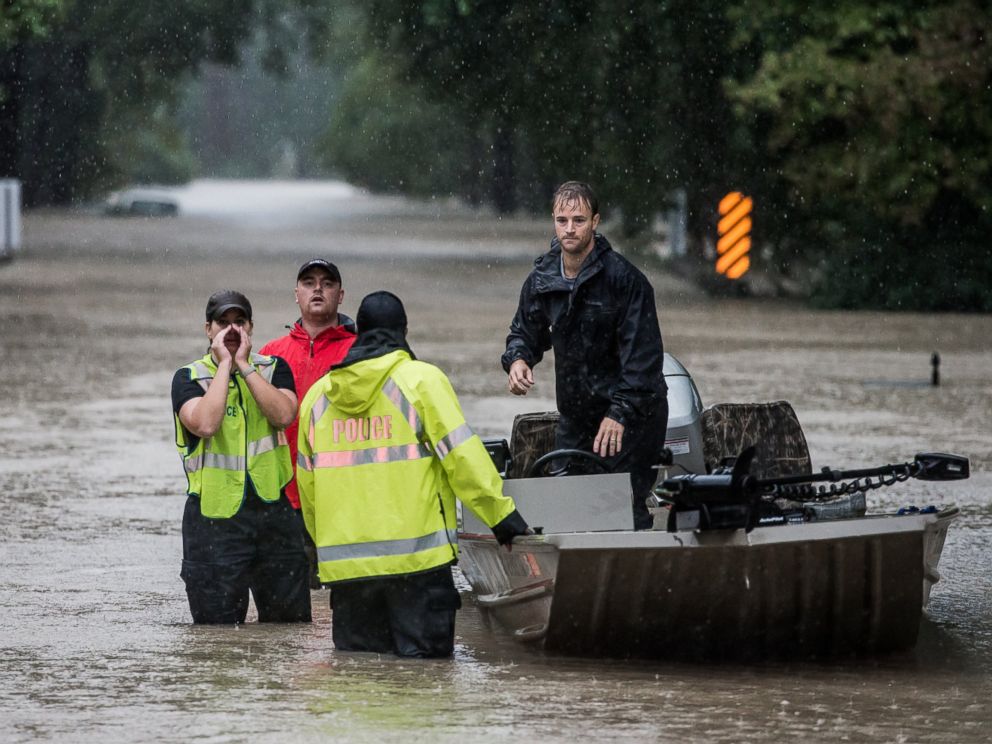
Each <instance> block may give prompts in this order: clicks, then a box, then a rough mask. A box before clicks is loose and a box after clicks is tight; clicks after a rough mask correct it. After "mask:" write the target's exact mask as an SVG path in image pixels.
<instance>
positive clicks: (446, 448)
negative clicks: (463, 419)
mask: <svg viewBox="0 0 992 744" xmlns="http://www.w3.org/2000/svg"><path fill="white" fill-rule="evenodd" d="M474 436H475V432H474V431H472V427H470V426H469V425H468V424H462V425H461V426H459V427H458V428H456V429H453V430H452V431H450V432H448V435H447V436H445V437H442V438H441V439H440V440H438V443H437V459H439V460H443V459H444V458H445V457H447V456H448V453H449V452H451V450H453V449H454V448H455V447H457V446H458V445H459V444H462V443H463V442H467V441H468V440H469V439H471V438H472V437H474Z"/></svg>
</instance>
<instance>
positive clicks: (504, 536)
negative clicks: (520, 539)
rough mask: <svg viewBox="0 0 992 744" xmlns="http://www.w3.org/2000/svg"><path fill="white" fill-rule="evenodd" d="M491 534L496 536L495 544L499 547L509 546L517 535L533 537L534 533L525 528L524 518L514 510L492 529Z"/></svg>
mask: <svg viewBox="0 0 992 744" xmlns="http://www.w3.org/2000/svg"><path fill="white" fill-rule="evenodd" d="M493 534H494V535H495V536H496V542H498V543H499V544H500V545H509V544H510V543H512V542H513V538H515V537H516V536H517V535H533V534H534V533H533V532H532V531H531V529H530V527H528V526H527V523H526V522H525V521H524V518H523V517H521V516H520V512H518V511H517V510H516V509H514V510H513V511H512V512H510V513H509V514H507V515H506V517H504V518H503V520H502V521H501V522H500V523H499V524H497V525H496V526H494V527H493Z"/></svg>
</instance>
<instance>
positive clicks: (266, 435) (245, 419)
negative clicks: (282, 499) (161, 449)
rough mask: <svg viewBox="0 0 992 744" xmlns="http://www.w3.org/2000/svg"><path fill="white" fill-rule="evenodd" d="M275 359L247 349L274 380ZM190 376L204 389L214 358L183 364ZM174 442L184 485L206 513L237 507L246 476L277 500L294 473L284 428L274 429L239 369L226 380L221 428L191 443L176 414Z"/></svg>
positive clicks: (266, 497)
mask: <svg viewBox="0 0 992 744" xmlns="http://www.w3.org/2000/svg"><path fill="white" fill-rule="evenodd" d="M275 361H276V360H275V359H274V358H272V357H268V356H262V355H261V354H252V355H251V365H252V366H253V367H255V369H256V370H257V371H258V373H259V374H260V375H262V377H264V378H265V379H266V380H267V381H268V382H272V374H273V372H275V368H276V365H275ZM183 369H188V370H189V374H190V379H191V380H194V381H195V382H197V383H198V384H199V385H200V387H202V388H203V390H204V392H206V390H207V388H208V387H209V385H210V381H211V380H213V378H214V375H215V374H216V373H217V364H216V363H215V362H214V360H213V357H212V356H211V355H210V354H207V355H206V356H204V357H203V358H202V359H199V360H197V361H195V362H192V363H190V364H187V365H186V366H185V367H183ZM175 424H176V447H177V448H178V449H179V454H180V456H181V457H182V459H183V468H184V469H185V471H186V479H187V481H188V486H187V489H186V492H187V493H188V494H189V495H191V496H199V497H200V512H201V513H202V514H203V516H205V517H212V518H227V517H233V516H234V515H235V514H237V513H238V510H239V509H240V508H241V504H242V503H244V498H245V491H246V484H247V479H246V475H247V476H250V477H251V482H252V485H254V487H255V492H256V493H257V494H258V496H259V498H260V499H262V500H263V501H270V502H271V501H278V500H279V496H280V494H281V493H282V489H283V488H284V487H285V486H286V484H287V483H289V481H290V480H291V479H292V477H293V468H292V461H291V460H290V456H289V446H288V444H287V441H286V433H285V432H284V431H282V430H281V429H276V428H274V427H273V426H272V424H270V423H269V421H268V419H266V418H265V416H264V415H263V414H262V412H261V411H260V410H259V408H258V404H257V403H256V402H255V398H254V397H252V394H251V391H250V390H248V385H247V384H246V383H245V381H244V378H243V377H241V375H231V379H230V381H229V382H228V384H227V404H226V409H225V411H224V418H223V420H222V422H221V425H220V430H219V431H218V432H217V433H216V434H214V435H213V436H212V437H206V438H203V439H200V440H199V441H198V442H197V443H196V445H195V446H193V447H190V445H189V439H190V437H189V435H188V433H187V431H186V429H185V427H183V425H182V423H181V422H180V421H179V415H178V414H176V415H175Z"/></svg>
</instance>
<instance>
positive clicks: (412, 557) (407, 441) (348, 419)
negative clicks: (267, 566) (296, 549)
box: [296, 350, 515, 583]
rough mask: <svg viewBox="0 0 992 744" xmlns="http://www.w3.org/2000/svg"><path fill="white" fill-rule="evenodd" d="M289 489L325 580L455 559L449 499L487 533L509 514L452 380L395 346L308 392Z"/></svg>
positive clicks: (423, 568) (510, 506)
mask: <svg viewBox="0 0 992 744" xmlns="http://www.w3.org/2000/svg"><path fill="white" fill-rule="evenodd" d="M296 482H297V486H298V487H299V491H300V505H301V507H302V510H303V518H304V520H305V522H306V527H307V530H308V531H309V532H310V536H311V537H312V538H313V540H314V543H315V544H316V545H317V562H318V571H319V574H320V579H321V581H323V582H324V583H333V582H337V581H347V580H349V579H359V578H370V577H375V576H391V575H400V574H408V573H416V572H419V571H426V570H429V569H431V568H436V567H439V566H444V565H447V564H449V563H452V562H453V561H454V560H456V559H457V557H458V540H457V535H456V532H455V528H456V525H455V496H456V495H457V496H458V498H459V499H460V500H461V501H462V503H464V504H465V505H466V506H467V507H468V508H470V509H471V510H472V511H473V512H475V514H476V515H477V516H478V517H479V519H481V520H482V521H483V522H485V523H486V524H487V525H489V526H490V527H492V526H493V525H496V524H498V523H499V522H500V521H502V520H503V519H505V518H506V517H507V516H508V515H509V514H511V513H512V512H513V511H514V508H515V507H514V504H513V500H512V499H510V498H508V497H506V496H504V495H503V487H502V479H501V478H500V476H499V473H497V472H496V468H495V467H494V466H493V463H492V460H491V459H490V457H489V455H488V453H487V452H486V449H485V447H484V446H483V444H482V440H481V439H479V437H478V436H476V435H475V434H474V433H473V432H472V430H471V429H470V428H469V426H468V424H466V423H465V417H464V415H463V414H462V410H461V406H460V405H459V404H458V399H457V398H456V397H455V393H454V390H452V388H451V383H450V382H448V378H447V377H445V375H444V373H443V372H441V370H439V369H438V368H437V367H435V366H433V365H431V364H426V363H424V362H420V361H415V360H413V359H411V358H410V355H409V354H408V353H407V352H406V351H402V350H397V351H392V352H389V353H387V354H384V355H382V356H379V357H375V358H372V359H366V360H362V361H359V362H355V363H354V364H350V365H348V366H345V367H339V368H336V369H333V370H331V372H330V373H329V374H328V375H325V376H324V377H322V378H321V379H320V380H318V381H317V382H316V383H315V384H314V386H313V387H312V388H310V391H309V392H308V393H307V395H306V397H305V398H304V400H303V404H302V406H301V408H300V433H299V456H298V458H297V471H296Z"/></svg>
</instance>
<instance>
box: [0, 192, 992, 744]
mask: <svg viewBox="0 0 992 744" xmlns="http://www.w3.org/2000/svg"><path fill="white" fill-rule="evenodd" d="M197 188H199V189H200V191H199V192H197V194H196V195H195V198H194V197H189V199H190V202H189V203H188V204H187V203H185V202H184V210H185V214H184V216H182V217H179V218H177V219H160V220H149V219H142V218H126V219H121V218H113V219H112V218H105V217H102V216H98V215H95V214H88V213H64V212H63V213H35V214H30V215H27V217H26V219H25V227H24V229H25V239H26V248H25V250H24V252H23V253H22V254H21V255H19V256H18V257H17V259H16V260H15V261H14V262H12V263H10V264H6V265H0V349H2V360H3V361H2V366H0V369H2V372H3V379H4V381H5V386H4V393H3V396H2V398H0V453H2V454H0V503H2V505H3V514H4V518H3V520H2V522H0V721H2V722H3V727H2V729H0V730H2V734H0V739H2V740H4V741H35V740H56V739H58V740H63V741H94V740H106V741H156V742H158V741H186V740H190V739H194V738H197V739H204V740H208V741H245V740H257V741H283V740H286V739H289V738H291V737H292V738H294V739H299V740H305V741H309V740H314V741H316V740H321V741H325V740H331V741H333V740H341V741H345V740H347V741H372V740H375V741H381V740H397V739H415V740H419V739H427V738H430V739H432V740H438V741H466V740H476V739H479V738H482V737H483V736H485V737H487V738H489V737H495V738H501V739H505V738H509V737H515V738H522V739H524V740H533V739H537V738H542V739H548V740H567V739H574V738H576V737H580V736H594V737H595V738H597V739H628V740H632V741H644V740H678V741H741V740H744V739H754V740H768V741H771V740H779V739H782V738H785V737H793V736H803V737H805V738H808V739H812V740H831V741H852V742H859V741H873V742H875V741H911V742H915V741H942V742H943V741H961V742H972V741H974V742H979V741H987V740H988V727H989V725H990V724H992V709H990V703H989V700H990V694H992V682H990V678H989V673H988V670H989V668H990V666H992V547H990V545H992V431H990V419H992V374H990V373H989V369H990V368H992V344H990V343H989V338H990V337H992V317H990V316H981V315H940V316H929V315H916V314H899V315H896V314H884V313H850V312H814V311H810V310H806V309H804V308H802V307H798V306H796V305H793V304H790V303H784V302H770V301H743V300H734V301H731V300H725V301H710V300H707V299H706V298H704V297H702V296H700V295H699V294H698V293H696V292H695V291H694V290H693V289H692V288H691V287H689V286H687V285H686V284H684V283H683V282H681V281H680V280H678V279H677V278H674V277H671V276H668V275H664V274H660V273H658V272H657V271H651V272H649V276H650V278H651V279H652V282H653V283H654V286H655V288H656V290H657V295H658V304H659V314H660V317H661V322H662V331H663V334H664V337H665V342H666V348H667V350H669V351H671V352H672V353H674V354H675V355H676V356H678V357H679V359H680V360H681V361H682V362H683V363H684V364H685V365H686V367H687V368H688V369H689V371H690V372H691V373H692V375H693V377H694V378H695V380H696V383H697V385H698V386H699V389H700V393H701V395H702V397H703V400H704V403H707V404H708V403H714V402H745V401H761V400H779V399H785V400H789V401H790V402H792V404H793V406H794V407H795V409H796V411H797V413H798V416H799V419H800V421H801V422H802V424H803V426H804V429H805V431H806V435H807V438H808V440H809V445H810V450H811V454H812V457H813V462H814V467H816V468H819V467H822V466H824V465H832V466H838V467H839V466H851V467H857V466H867V465H873V464H881V463H883V462H901V461H905V460H908V459H911V458H912V456H913V454H915V453H916V452H918V451H927V450H938V451H941V450H942V451H952V452H959V453H962V454H966V455H968V456H970V457H971V462H972V469H973V476H972V479H971V480H969V481H964V482H961V483H951V484H939V483H923V482H912V483H908V484H905V485H904V486H902V487H901V488H892V489H889V490H887V491H885V492H878V491H876V492H873V493H872V494H870V495H869V504H870V505H871V506H872V507H879V508H892V507H895V506H899V505H905V504H916V505H924V504H931V503H932V504H937V505H943V504H948V503H951V502H954V503H957V504H958V505H959V506H960V507H961V509H962V517H961V519H960V520H958V522H957V523H956V524H955V525H953V526H952V528H951V531H950V533H949V536H948V541H947V545H946V547H945V551H944V556H943V559H942V561H941V566H940V568H941V573H942V574H943V576H944V579H943V580H942V581H941V582H940V583H939V584H938V585H937V586H936V587H935V588H934V592H933V595H932V602H931V608H930V617H929V619H927V620H925V621H924V622H923V625H922V627H921V634H920V641H919V643H918V645H917V648H916V649H915V650H913V651H912V652H910V653H906V654H900V655H896V656H888V657H883V658H880V659H868V660H843V661H839V662H831V663H789V664H779V663H776V664H760V665H753V664H751V665H741V664H720V663H708V664H699V665H694V664H670V663H664V662H650V663H647V662H615V661H604V660H581V659H567V658H557V657H553V656H549V655H544V654H541V653H537V652H534V651H532V650H530V649H527V648H525V647H521V646H518V645H516V644H515V643H514V642H512V641H511V640H509V639H508V638H506V637H505V636H503V635H501V634H500V633H499V632H498V630H496V629H493V628H490V627H489V626H488V624H487V621H486V618H485V617H484V616H482V615H481V614H480V613H479V611H478V610H477V609H476V608H475V607H473V606H472V604H471V602H470V601H466V607H465V609H464V610H463V611H462V612H461V613H460V615H459V620H458V629H457V632H458V638H457V648H456V656H455V658H454V660H451V661H431V662H412V661H404V660H398V659H393V658H388V657H378V656H375V655H369V654H348V653H339V652H335V651H334V650H333V648H332V643H331V638H330V635H331V634H330V616H329V611H328V609H327V607H326V601H327V594H326V592H323V591H317V592H314V594H313V599H314V605H315V609H316V611H315V619H314V623H313V624H312V625H308V626H289V625H267V626H260V625H258V624H256V623H253V622H249V623H248V624H246V625H244V626H241V627H238V628H195V627H193V626H192V625H191V624H190V623H189V617H188V609H187V606H186V599H185V593H184V591H183V585H182V581H181V580H180V579H179V561H180V555H181V543H180V519H181V514H182V507H183V487H184V478H183V475H182V469H181V467H180V462H179V458H178V456H177V455H176V453H175V449H174V447H173V445H172V423H171V414H170V405H169V382H170V380H171V377H172V374H173V372H174V371H175V369H176V368H177V367H179V366H180V365H182V364H184V363H185V362H187V361H189V360H191V359H193V358H195V357H197V356H199V355H200V354H201V353H202V352H203V349H204V348H205V343H204V338H203V315H202V313H203V306H204V304H205V301H206V297H207V296H208V295H209V294H210V292H212V291H213V290H215V289H217V288H220V287H235V288H238V289H241V290H243V291H244V292H245V293H246V294H247V295H248V296H249V298H250V299H251V301H252V303H253V305H254V309H255V316H256V329H255V338H256V345H257V346H261V344H262V343H263V342H264V341H265V340H268V339H269V338H271V337H273V336H275V335H278V334H280V333H282V332H283V330H282V327H283V325H285V324H286V323H290V322H292V321H293V320H294V319H295V318H296V314H295V313H294V309H295V305H294V304H293V299H292V298H293V295H292V288H293V282H294V278H295V270H296V267H297V266H298V265H299V264H300V263H301V262H302V261H303V260H304V259H306V258H309V257H311V256H312V255H326V256H329V257H332V258H333V259H335V260H336V261H337V262H338V264H339V266H340V267H341V270H342V273H343V274H344V282H345V290H346V297H345V304H344V306H343V308H342V310H343V311H344V312H350V313H352V314H353V313H354V311H355V310H356V309H357V306H358V302H359V300H360V299H361V297H362V296H363V295H364V294H365V293H367V292H369V291H372V290H375V289H383V288H385V289H391V290H392V291H394V292H396V293H397V294H399V295H400V296H401V297H402V298H403V299H404V301H405V302H406V304H407V309H408V314H409V317H410V329H411V333H410V336H411V339H410V340H411V345H412V347H413V348H414V350H415V351H416V352H417V354H418V356H420V358H422V359H425V360H427V361H430V362H433V363H436V364H438V365H439V366H441V367H442V368H443V369H445V370H446V371H447V372H448V373H449V375H450V377H451V379H452V381H453V383H454V386H455V389H456V390H457V391H458V393H459V394H460V396H461V398H462V402H463V405H464V408H465V410H466V415H467V418H468V419H469V422H470V423H471V424H472V425H473V426H474V428H475V429H476V430H477V431H478V432H479V433H480V434H482V435H484V436H496V435H506V434H508V432H509V428H510V424H511V422H512V418H513V415H514V414H515V413H518V412H522V411H528V410H547V409H550V408H553V379H554V378H553V372H552V368H551V366H550V365H549V364H548V363H545V364H542V365H541V366H539V367H538V368H537V369H536V374H537V388H536V389H535V391H534V392H533V393H532V394H531V395H530V396H528V397H527V398H524V399H519V398H513V397H512V396H510V395H508V394H507V393H506V392H505V376H504V375H503V373H502V371H501V370H500V369H499V365H498V357H499V354H500V353H501V351H502V345H503V338H504V336H505V332H506V327H507V325H508V323H509V320H510V317H511V315H512V313H513V310H514V307H515V305H516V298H517V294H518V292H519V288H520V283H521V282H522V281H523V278H524V276H525V275H526V273H527V271H528V268H529V265H530V261H531V260H532V258H533V257H534V256H536V255H537V254H538V253H539V252H540V251H541V249H542V248H543V246H544V245H545V243H546V240H547V238H548V233H549V230H550V221H548V222H547V223H546V222H545V221H542V220H538V221H535V220H529V219H506V218H503V219H500V218H498V217H496V216H494V215H490V214H486V213H476V212H473V211H470V210H467V209H464V208H462V207H459V206H457V205H453V204H450V203H446V202H427V203H416V202H409V201H405V200H402V199H397V198H379V197H370V196H367V195H365V194H363V193H361V192H357V191H355V190H352V189H350V188H347V187H344V186H342V185H332V186H328V185H326V184H325V185H313V188H310V189H308V188H306V185H303V187H299V188H298V189H297V190H291V191H290V193H289V195H287V194H285V193H284V191H285V190H280V191H277V192H276V193H278V194H280V196H279V198H269V199H266V198H265V196H264V189H262V188H261V187H260V186H259V185H257V184H232V183H217V182H201V183H200V184H198V186H197ZM294 188H296V187H294ZM290 197H291V198H290ZM211 200H213V201H211ZM239 204H240V205H241V207H242V208H241V209H239V208H238V205H239ZM194 207H195V208H194ZM604 232H605V233H606V234H607V235H608V236H611V235H612V233H611V231H610V229H609V224H607V225H606V226H605V227H604ZM618 242H619V241H618ZM933 351H939V352H940V354H941V357H942V366H941V371H942V379H943V384H942V385H941V386H940V387H939V388H931V387H929V386H926V385H922V384H917V383H923V382H925V381H926V380H928V379H929V374H930V367H929V361H930V354H931V353H932V352H933ZM672 642H673V643H677V642H678V639H673V640H672Z"/></svg>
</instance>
